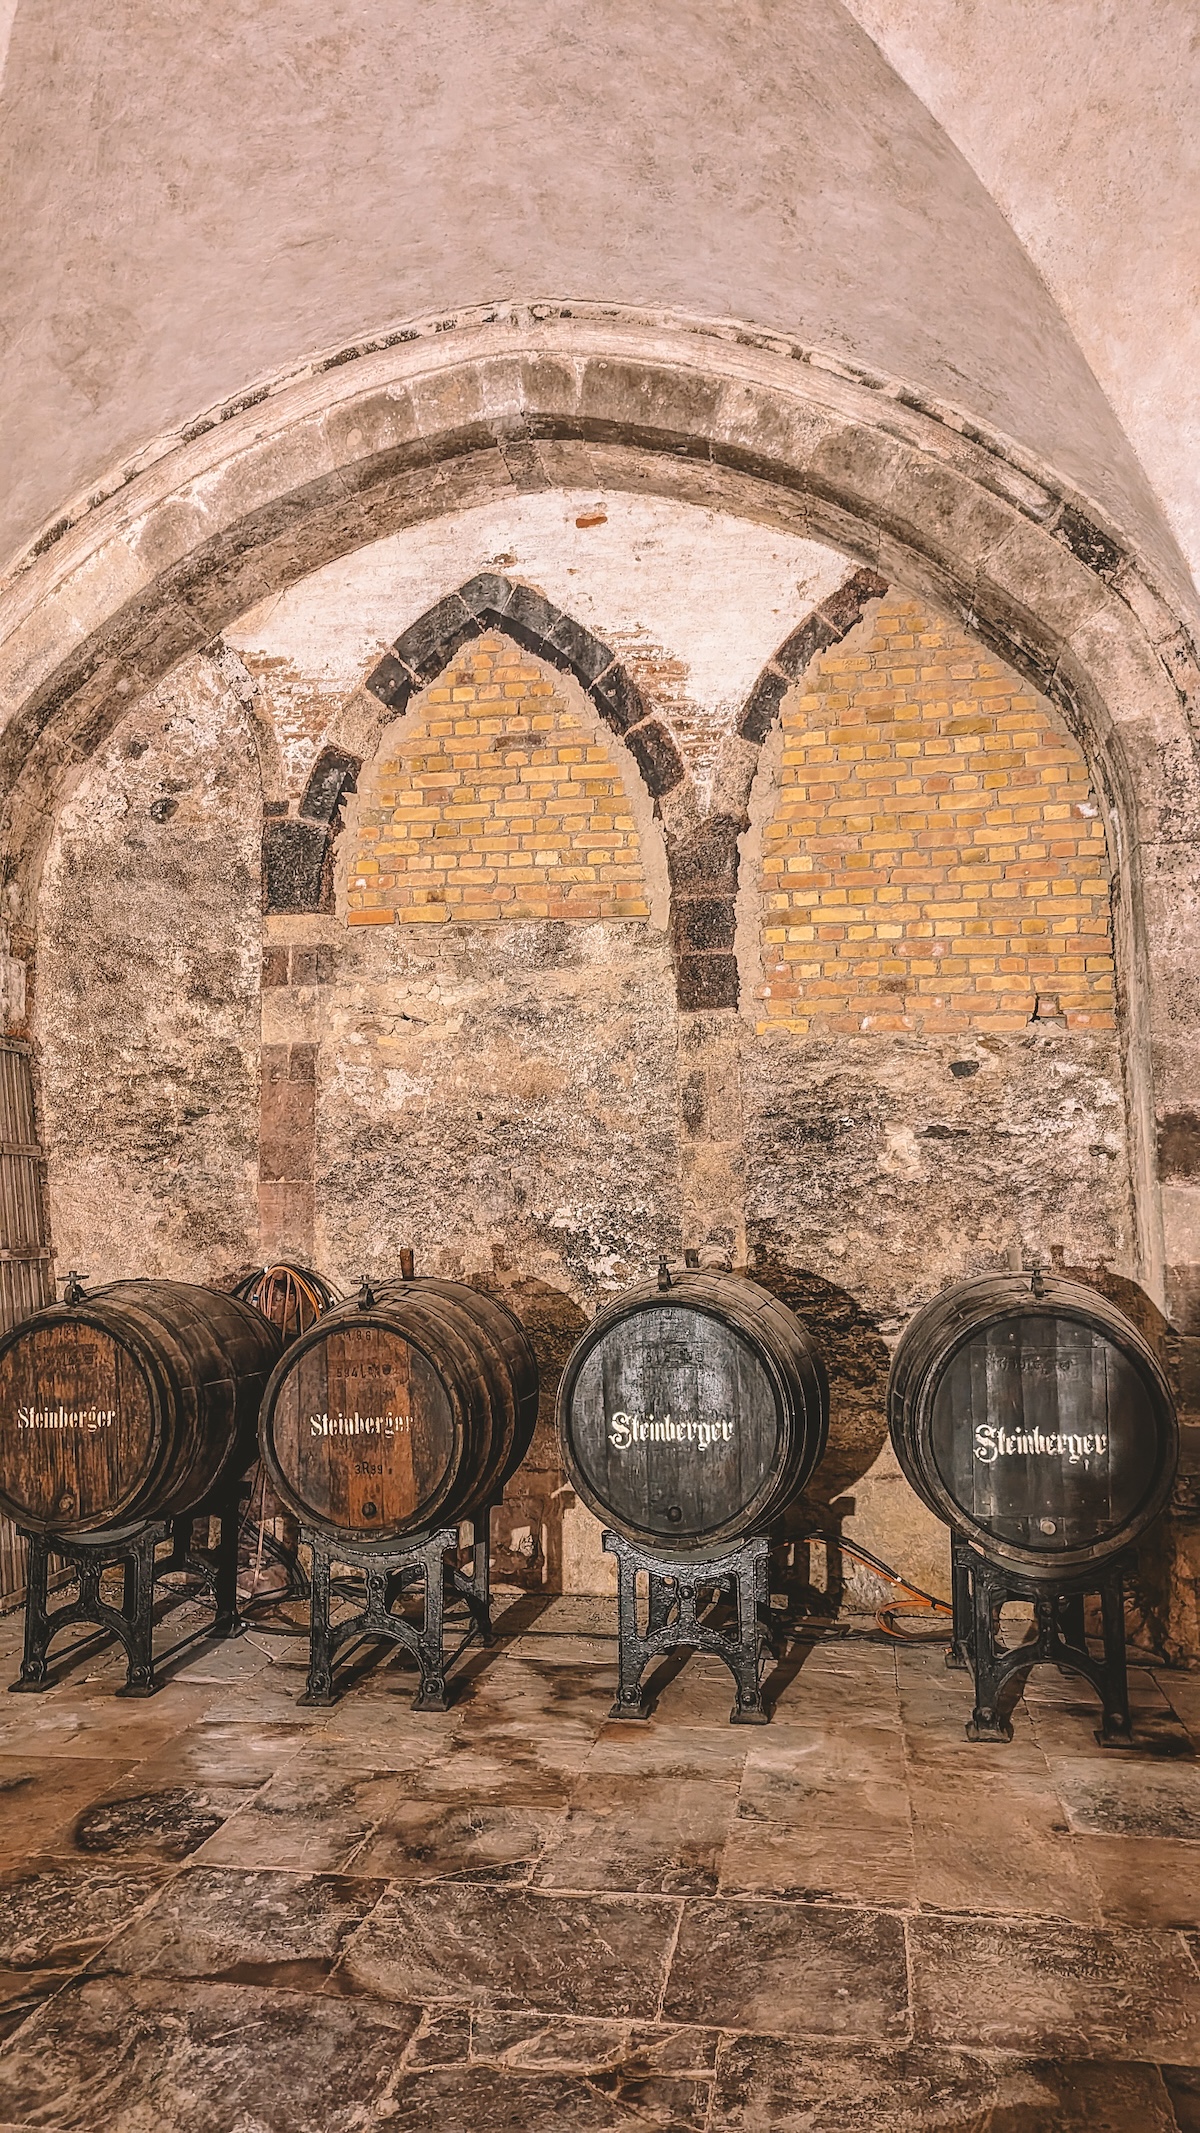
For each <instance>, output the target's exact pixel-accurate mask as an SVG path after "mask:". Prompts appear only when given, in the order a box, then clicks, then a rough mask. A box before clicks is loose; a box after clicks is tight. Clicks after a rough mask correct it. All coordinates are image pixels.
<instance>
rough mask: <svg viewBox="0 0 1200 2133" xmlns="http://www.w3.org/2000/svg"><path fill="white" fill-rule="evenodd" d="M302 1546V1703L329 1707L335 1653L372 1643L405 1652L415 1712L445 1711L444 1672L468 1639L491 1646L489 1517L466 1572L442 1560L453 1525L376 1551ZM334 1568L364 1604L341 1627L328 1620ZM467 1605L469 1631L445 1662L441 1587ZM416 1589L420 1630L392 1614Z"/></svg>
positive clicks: (323, 1541)
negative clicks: (347, 1574) (307, 1588)
mask: <svg viewBox="0 0 1200 2133" xmlns="http://www.w3.org/2000/svg"><path fill="white" fill-rule="evenodd" d="M301 1540H302V1541H307V1542H308V1544H309V1546H310V1548H311V1549H312V1576H311V1582H312V1594H311V1597H310V1601H309V1665H308V1681H307V1684H306V1686H305V1692H304V1694H303V1696H301V1698H300V1699H299V1700H300V1702H301V1703H302V1704H310V1705H312V1704H316V1705H327V1704H332V1703H336V1701H337V1691H336V1689H335V1687H334V1667H335V1664H336V1662H337V1659H338V1655H339V1653H342V1652H344V1651H345V1650H346V1649H347V1647H349V1646H350V1645H355V1644H359V1643H362V1642H363V1641H364V1640H366V1641H378V1642H380V1643H385V1644H394V1645H398V1646H400V1647H401V1648H402V1649H403V1650H405V1651H408V1652H411V1653H412V1656H413V1658H414V1659H415V1660H416V1662H417V1667H418V1670H419V1674H420V1679H419V1682H418V1685H417V1693H416V1695H415V1696H414V1698H413V1709H414V1711H445V1710H448V1709H449V1705H450V1695H449V1690H448V1688H447V1685H446V1671H447V1667H448V1666H449V1665H452V1664H453V1661H454V1660H455V1659H457V1658H458V1656H459V1654H460V1653H461V1652H462V1651H463V1650H464V1648H465V1647H466V1645H468V1644H469V1643H471V1641H472V1640H473V1639H474V1638H478V1639H479V1640H480V1642H487V1643H490V1642H491V1637H492V1630H491V1616H490V1611H489V1599H490V1583H489V1568H488V1561H487V1554H488V1513H487V1512H486V1511H484V1512H483V1513H481V1515H480V1518H479V1519H478V1520H477V1521H476V1522H475V1524H474V1527H473V1546H474V1561H473V1564H472V1568H471V1569H470V1570H469V1571H465V1570H460V1569H459V1568H458V1565H457V1563H453V1564H450V1565H448V1563H447V1558H448V1557H450V1556H452V1555H456V1554H457V1551H458V1546H459V1529H458V1527H457V1526H443V1527H441V1528H440V1529H439V1531H438V1532H436V1533H425V1534H414V1535H413V1536H412V1538H411V1539H410V1540H409V1541H408V1542H407V1543H406V1544H405V1545H404V1546H402V1547H401V1546H397V1547H391V1548H389V1547H376V1546H374V1545H370V1544H368V1545H363V1544H360V1543H358V1542H340V1541H339V1542H333V1541H330V1540H329V1539H328V1537H327V1536H326V1535H325V1534H323V1533H318V1532H316V1531H314V1530H310V1529H309V1528H307V1527H306V1528H304V1529H303V1530H302V1532H301ZM334 1563H339V1564H341V1565H342V1566H343V1567H344V1568H345V1569H347V1570H349V1571H351V1572H352V1573H353V1574H354V1575H355V1576H358V1577H361V1578H362V1580H363V1583H364V1585H365V1588H366V1591H365V1598H364V1604H363V1606H362V1608H361V1609H360V1611H359V1612H358V1613H357V1614H356V1615H353V1616H352V1617H351V1618H350V1619H349V1620H348V1621H346V1622H339V1623H336V1624H335V1623H334V1622H333V1621H332V1619H331V1615H330V1607H331V1594H332V1566H333V1564H334ZM447 1585H449V1587H450V1590H451V1592H458V1593H460V1594H461V1595H462V1597H463V1598H464V1599H465V1600H466V1603H467V1611H468V1615H469V1617H470V1626H469V1628H468V1630H467V1633H466V1635H465V1636H464V1637H463V1638H462V1640H461V1642H460V1643H459V1644H458V1645H457V1646H456V1648H455V1650H454V1651H453V1652H452V1653H451V1654H450V1656H449V1659H448V1658H447V1655H446V1587H447ZM415 1586H419V1587H420V1588H421V1589H422V1592H423V1598H424V1609H423V1619H422V1621H421V1624H420V1626H419V1627H417V1626H416V1625H415V1624H414V1623H412V1622H410V1621H408V1620H407V1619H406V1618H405V1617H404V1616H403V1615H402V1614H398V1613H397V1612H396V1603H397V1602H398V1601H401V1600H402V1599H403V1596H404V1594H405V1593H406V1592H408V1591H411V1590H412V1589H413V1588H414V1587H415Z"/></svg>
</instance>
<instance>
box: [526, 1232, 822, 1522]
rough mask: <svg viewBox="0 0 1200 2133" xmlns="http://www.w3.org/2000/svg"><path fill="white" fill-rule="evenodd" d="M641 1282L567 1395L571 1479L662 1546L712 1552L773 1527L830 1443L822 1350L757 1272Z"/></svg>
mask: <svg viewBox="0 0 1200 2133" xmlns="http://www.w3.org/2000/svg"><path fill="white" fill-rule="evenodd" d="M662 1281H663V1275H662V1274H661V1273H660V1275H659V1278H658V1280H657V1281H653V1282H647V1283H645V1284H644V1285H643V1286H640V1287H638V1288H635V1289H630V1290H629V1291H628V1292H627V1293H626V1294H625V1295H624V1296H622V1297H620V1298H619V1299H618V1300H617V1301H616V1302H614V1303H612V1304H609V1305H608V1306H607V1307H606V1308H605V1309H604V1310H603V1311H601V1312H600V1313H599V1314H598V1316H597V1317H596V1319H595V1320H594V1321H593V1323H592V1325H591V1326H590V1327H589V1328H588V1330H587V1332H586V1333H585V1334H584V1335H583V1337H582V1339H581V1340H580V1341H579V1342H578V1343H577V1345H576V1347H575V1348H574V1350H573V1351H572V1354H571V1356H570V1358H569V1360H568V1363H567V1367H566V1370H565V1371H564V1373H563V1379H562V1384H561V1386H560V1388H559V1395H558V1432H559V1439H560V1442H561V1445H562V1453H563V1460H564V1463H565V1465H566V1469H567V1473H568V1475H569V1477H570V1480H571V1484H572V1486H573V1488H574V1489H575V1490H576V1492H577V1494H578V1495H579V1496H580V1497H581V1499H582V1501H583V1502H584V1503H585V1504H586V1505H587V1507H588V1509H589V1510H590V1511H593V1512H594V1513H595V1515H596V1517H597V1518H599V1519H601V1520H602V1521H603V1523H604V1524H605V1525H606V1526H611V1527H613V1528H614V1529H615V1530H616V1531H617V1532H618V1533H622V1534H624V1535H625V1537H626V1539H627V1540H631V1541H634V1542H637V1543H639V1544H640V1545H642V1546H643V1547H646V1548H649V1549H650V1550H652V1551H658V1552H662V1551H664V1550H665V1551H667V1552H677V1553H681V1554H682V1553H689V1554H693V1555H695V1554H699V1553H701V1552H702V1551H704V1550H716V1549H720V1548H721V1547H723V1546H726V1545H728V1544H730V1543H732V1542H734V1541H738V1540H742V1539H744V1538H746V1537H747V1536H748V1535H750V1534H752V1533H761V1532H764V1531H765V1530H766V1529H767V1527H768V1526H770V1525H771V1524H772V1523H773V1522H774V1521H775V1520H776V1519H777V1518H778V1517H779V1516H780V1514H781V1513H782V1512H783V1511H784V1510H786V1508H787V1506H788V1505H789V1504H790V1503H791V1502H792V1500H793V1498H794V1497H796V1496H798V1495H799V1493H800V1491H801V1489H803V1487H804V1485H805V1483H806V1482H807V1481H808V1479H809V1476H810V1475H811V1474H812V1472H813V1470H814V1468H815V1467H816V1465H817V1463H818V1461H819V1459H820V1457H821V1454H822V1453H823V1451H824V1449H825V1438H826V1434H827V1430H828V1422H829V1392H828V1387H827V1385H826V1381H825V1371H824V1367H823V1365H822V1362H821V1358H820V1355H819V1353H818V1351H817V1349H816V1347H815V1346H814V1344H813V1342H812V1341H811V1339H810V1338H809V1335H808V1334H807V1333H806V1331H805V1329H804V1327H803V1326H802V1324H801V1323H800V1320H799V1319H798V1318H797V1317H796V1315H795V1313H794V1312H793V1311H789V1309H788V1308H787V1305H786V1304H782V1303H780V1302H779V1301H778V1299H777V1298H776V1297H774V1296H771V1295H769V1294H768V1293H767V1291H766V1290H765V1289H762V1288H760V1287H759V1285H758V1283H757V1282H756V1281H750V1280H749V1279H748V1278H747V1277H746V1276H745V1275H741V1274H723V1273H702V1272H693V1271H691V1270H690V1269H689V1270H687V1271H685V1272H683V1273H679V1274H673V1275H671V1276H670V1277H669V1283H670V1285H669V1286H668V1287H663V1286H661V1283H662Z"/></svg>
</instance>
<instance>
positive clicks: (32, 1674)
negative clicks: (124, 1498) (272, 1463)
mask: <svg viewBox="0 0 1200 2133" xmlns="http://www.w3.org/2000/svg"><path fill="white" fill-rule="evenodd" d="M242 1496H243V1489H242V1485H241V1484H240V1483H239V1484H237V1485H235V1488H234V1490H233V1491H232V1493H227V1494H225V1495H223V1496H222V1497H221V1498H220V1499H218V1500H214V1501H212V1502H210V1503H208V1504H200V1505H198V1506H197V1508H196V1509H195V1510H194V1511H188V1512H185V1513H183V1514H182V1515H181V1516H180V1517H178V1518H169V1519H168V1518H159V1519H151V1520H149V1521H147V1523H146V1524H144V1525H140V1526H135V1527H133V1528H132V1529H126V1530H125V1531H118V1532H115V1533H108V1534H104V1533H98V1534H95V1535H88V1534H86V1533H71V1534H62V1533H29V1532H22V1538H23V1539H24V1540H25V1541H26V1542H27V1543H28V1547H29V1562H28V1570H27V1574H26V1594H25V1649H24V1656H23V1658H22V1660H21V1672H20V1676H19V1678H18V1679H17V1680H16V1681H13V1682H10V1684H9V1692H10V1694H16V1695H36V1694H38V1693H39V1692H40V1691H41V1690H43V1689H48V1688H50V1687H51V1686H52V1683H51V1681H50V1678H49V1660H48V1654H49V1650H50V1645H51V1643H52V1641H53V1639H54V1638H55V1637H56V1636H57V1635H58V1632H59V1630H60V1629H65V1628H66V1627H67V1626H68V1624H69V1623H71V1622H94V1623H95V1624H96V1626H97V1628H98V1629H107V1630H109V1631H110V1632H111V1633H112V1635H113V1636H115V1637H117V1638H118V1639H119V1640H120V1642H121V1644H122V1645H123V1646H124V1648H125V1655H126V1659H127V1661H128V1666H127V1671H126V1676H125V1683H124V1686H123V1687H122V1688H119V1689H118V1690H117V1691H116V1694H117V1695H118V1696H154V1695H156V1694H157V1692H158V1690H159V1689H160V1688H161V1687H162V1686H163V1684H162V1682H161V1681H159V1680H158V1679H157V1678H156V1676H155V1671H154V1588H155V1586H156V1584H158V1583H159V1582H160V1581H161V1580H162V1579H163V1578H165V1577H169V1576H170V1575H171V1574H172V1572H179V1571H184V1572H186V1573H187V1574H188V1576H190V1577H193V1578H195V1579H197V1580H198V1581H199V1585H200V1589H201V1590H202V1591H204V1592H207V1593H208V1595H209V1596H210V1598H211V1599H212V1601H213V1602H214V1605H215V1608H216V1617H215V1620H214V1622H213V1625H212V1630H211V1632H210V1634H211V1635H212V1636H214V1637H240V1636H241V1634H242V1631H243V1630H244V1629H245V1627H246V1624H245V1622H244V1621H243V1619H242V1617H241V1615H240V1613H239V1611H238V1594H237V1568H238V1532H239V1526H240V1513H241V1505H242ZM210 1516H211V1517H214V1518H216V1519H217V1520H218V1522H219V1527H220V1531H219V1537H218V1540H217V1545H216V1547H215V1548H214V1549H200V1550H196V1549H193V1547H192V1545H191V1540H192V1529H193V1522H194V1520H196V1519H198V1518H207V1517H210ZM165 1541H169V1542H170V1544H171V1552H170V1554H169V1555H168V1556H166V1557H165V1558H163V1559H161V1560H160V1558H159V1554H158V1551H159V1549H160V1547H161V1546H162V1545H163V1543H164V1542H165ZM51 1556H57V1557H59V1559H60V1560H61V1561H62V1562H64V1563H65V1564H66V1566H67V1568H68V1570H69V1572H70V1574H71V1577H72V1579H73V1581H74V1584H75V1587H76V1598H75V1599H74V1600H69V1601H67V1602H66V1604H65V1605H64V1606H61V1607H51V1606H50V1603H49V1592H50V1558H51ZM114 1568H119V1569H120V1571H121V1573H122V1594H121V1604H120V1606H119V1607H114V1606H111V1605H110V1604H109V1602H108V1601H107V1600H104V1599H102V1597H101V1593H100V1581H101V1579H102V1577H103V1575H104V1572H105V1571H106V1570H108V1569H114ZM179 1597H180V1598H183V1597H187V1598H194V1597H196V1594H195V1589H194V1588H192V1589H190V1590H189V1591H188V1592H187V1593H186V1595H185V1594H180V1595H179Z"/></svg>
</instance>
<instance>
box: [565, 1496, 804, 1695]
mask: <svg viewBox="0 0 1200 2133" xmlns="http://www.w3.org/2000/svg"><path fill="white" fill-rule="evenodd" d="M604 1548H605V1551H606V1553H607V1554H609V1555H615V1556H616V1558H617V1636H618V1665H619V1686H618V1690H617V1700H616V1702H615V1704H614V1705H613V1707H612V1711H611V1713H610V1714H609V1715H610V1716H611V1717H613V1718H649V1716H650V1713H651V1710H652V1708H653V1705H652V1704H651V1703H650V1702H649V1701H648V1700H647V1699H646V1697H645V1695H644V1694H643V1691H642V1688H641V1678H642V1674H643V1673H644V1671H645V1669H646V1667H647V1665H648V1664H649V1662H650V1660H651V1659H656V1658H660V1657H662V1656H663V1655H664V1654H665V1653H667V1652H674V1651H680V1650H689V1649H690V1650H692V1651H698V1652H713V1653H715V1655H716V1657H717V1658H718V1659H723V1660H724V1662H725V1665H726V1666H727V1667H728V1668H729V1671H730V1673H731V1674H732V1675H733V1678H734V1682H735V1684H736V1688H737V1695H736V1698H735V1701H734V1706H733V1709H732V1711H731V1712H730V1714H729V1723H730V1725H731V1726H765V1725H767V1724H768V1723H769V1721H770V1713H769V1711H768V1710H767V1708H766V1705H765V1704H764V1702H763V1694H762V1672H763V1653H764V1649H765V1648H766V1647H767V1645H768V1642H769V1632H768V1629H767V1625H766V1623H765V1621H764V1619H763V1617H764V1614H765V1610H766V1607H767V1603H768V1600H769V1593H770V1580H769V1570H768V1553H769V1548H770V1543H769V1542H768V1540H767V1539H766V1537H765V1535H764V1536H759V1537H757V1538H754V1539H751V1540H744V1541H741V1542H739V1544H738V1545H737V1547H735V1548H729V1549H726V1550H724V1551H722V1553H720V1554H719V1555H711V1556H703V1557H696V1558H695V1559H692V1558H681V1557H679V1556H662V1555H654V1554H652V1553H651V1552H650V1550H649V1549H647V1548H643V1547H639V1546H637V1545H636V1544H635V1543H634V1542H633V1541H628V1540H626V1539H625V1537H624V1536H623V1534H620V1533H614V1532H612V1531H611V1530H610V1529H608V1528H606V1529H605V1533H604ZM639 1571H645V1573H646V1575H647V1577H648V1578H649V1581H650V1611H649V1619H648V1621H647V1624H646V1631H645V1634H644V1635H643V1634H642V1632H641V1631H640V1630H639V1628H638V1604H637V1580H638V1573H639ZM714 1590H715V1591H718V1592H729V1591H731V1590H732V1592H733V1594H734V1598H735V1604H736V1607H737V1618H738V1626H737V1634H736V1635H726V1634H724V1633H723V1632H722V1631H720V1630H717V1629H711V1628H710V1627H709V1626H708V1624H707V1623H706V1622H704V1621H703V1620H702V1619H701V1618H700V1616H699V1615H698V1614H697V1612H696V1609H697V1603H698V1601H699V1599H700V1596H701V1595H702V1594H703V1593H704V1592H706V1591H709V1592H711V1591H714Z"/></svg>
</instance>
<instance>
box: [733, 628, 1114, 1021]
mask: <svg viewBox="0 0 1200 2133" xmlns="http://www.w3.org/2000/svg"><path fill="white" fill-rule="evenodd" d="M782 726H783V756H782V769H781V773H780V785H779V795H778V805H777V807H776V810H775V813H774V816H773V819H772V820H771V821H770V822H769V823H768V824H767V826H766V829H765V831H764V835H763V860H762V867H763V914H764V916H763V942H762V951H763V952H762V969H763V983H762V987H761V989H760V997H759V1000H758V1002H757V1010H758V1017H759V1028H760V1029H768V1028H770V1027H772V1026H774V1025H781V1026H783V1027H785V1028H788V1029H793V1030H798V1031H807V1030H812V1031H813V1032H814V1033H821V1032H830V1033H845V1034H851V1033H855V1032H859V1031H903V1030H914V1031H923V1032H925V1033H927V1034H938V1033H942V1034H953V1033H956V1032H958V1031H961V1030H966V1029H982V1030H1016V1029H1020V1028H1023V1027H1024V1026H1025V1024H1026V1023H1028V1021H1029V1020H1030V1018H1031V1017H1032V1016H1033V1015H1034V1013H1035V1011H1036V1012H1037V1013H1038V1015H1039V1016H1040V1017H1041V1018H1043V1019H1045V1018H1050V1017H1059V1016H1061V1017H1062V1018H1064V1019H1065V1023H1066V1026H1067V1027H1068V1028H1069V1029H1111V1028H1112V1027H1113V1025H1114V1000H1113V962H1112V940H1111V920H1110V909H1109V868H1108V860H1107V855H1106V850H1105V841H1104V829H1103V825H1102V821H1101V817H1100V811H1099V808H1098V806H1097V803H1096V799H1095V796H1094V794H1093V793H1092V792H1091V791H1090V790H1089V786H1088V776H1087V770H1086V767H1085V764H1084V761H1083V757H1082V755H1081V754H1080V752H1079V750H1078V748H1077V747H1076V746H1075V744H1074V742H1073V741H1071V740H1069V739H1068V738H1067V737H1066V736H1065V735H1064V734H1062V733H1060V732H1059V731H1058V730H1057V729H1056V728H1055V727H1054V726H1053V725H1052V724H1051V717H1050V712H1049V708H1048V706H1047V705H1046V704H1044V703H1043V702H1042V701H1041V700H1040V698H1038V697H1037V696H1035V695H1033V694H1032V693H1031V692H1030V691H1029V689H1028V687H1027V685H1026V684H1024V683H1022V682H1021V681H1020V680H1019V678H1018V677H1017V675H1015V674H1014V673H1012V672H1011V671H1010V669H1009V668H1007V667H1005V666H1003V665H1001V663H1000V662H999V661H998V660H996V659H993V658H991V657H990V656H989V655H988V653H987V652H986V651H985V650H984V649H983V647H982V646H981V645H979V644H977V643H974V642H972V640H971V639H970V638H968V637H965V636H964V635H963V634H962V632H961V631H960V630H959V629H958V628H957V627H956V626H955V625H954V624H952V623H950V622H947V621H946V620H944V619H943V618H942V617H940V616H939V615H937V614H935V613H934V612H933V611H932V610H931V609H930V608H929V607H928V606H927V605H926V604H925V603H923V602H921V601H917V600H913V599H910V598H907V597H904V596H900V595H897V596H893V597H889V598H887V599H885V600H883V601H881V602H880V604H879V606H878V608H877V609H876V610H875V612H874V619H873V620H869V621H867V622H866V623H864V624H863V626H862V628H861V629H860V630H858V631H856V632H855V633H854V635H853V636H851V637H849V638H847V639H846V641H845V643H844V644H843V645H840V646H838V647H837V648H836V649H835V650H833V651H831V652H830V653H828V654H827V655H825V656H823V657H822V658H820V659H819V660H817V661H816V662H815V665H814V668H813V670H812V672H811V673H810V674H809V676H808V677H807V678H806V680H805V682H804V683H803V684H802V685H801V687H799V688H797V689H795V690H793V691H792V692H791V694H790V695H789V697H788V698H787V699H786V700H785V704H784V708H783V718H782Z"/></svg>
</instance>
